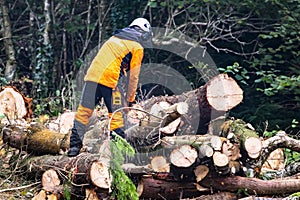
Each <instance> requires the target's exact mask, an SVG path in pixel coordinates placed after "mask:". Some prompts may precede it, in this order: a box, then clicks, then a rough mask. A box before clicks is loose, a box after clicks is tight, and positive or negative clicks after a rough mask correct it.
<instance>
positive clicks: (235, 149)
mask: <svg viewBox="0 0 300 200" xmlns="http://www.w3.org/2000/svg"><path fill="white" fill-rule="evenodd" d="M222 153H224V154H225V155H226V156H227V157H228V159H229V160H232V161H234V160H238V159H239V158H240V157H241V156H242V155H241V154H240V146H239V144H236V143H234V144H233V143H231V142H230V141H229V140H227V141H226V142H224V143H223V145H222Z"/></svg>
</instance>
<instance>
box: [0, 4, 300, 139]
mask: <svg viewBox="0 0 300 200" xmlns="http://www.w3.org/2000/svg"><path fill="white" fill-rule="evenodd" d="M0 4H1V7H0V27H1V31H0V65H1V68H0V77H1V78H0V86H4V85H15V86H17V87H18V89H19V90H21V92H23V93H24V94H25V95H26V96H28V97H31V98H33V106H34V107H33V108H34V109H33V111H34V115H35V116H39V115H41V114H48V115H50V116H57V115H58V114H59V113H61V112H63V110H64V109H70V110H75V109H76V101H78V99H79V96H78V94H77V93H76V92H75V91H76V89H75V88H76V86H77V84H78V82H76V81H78V80H77V76H78V74H79V73H82V71H81V70H82V68H83V66H85V65H87V64H88V63H87V58H89V56H90V55H91V54H90V52H91V51H92V50H95V49H98V48H99V47H100V46H101V43H103V42H104V41H105V40H106V39H107V38H109V37H110V36H111V35H112V33H113V32H114V31H115V30H117V29H120V28H123V27H126V26H128V24H130V22H131V21H132V20H133V19H135V18H136V17H145V18H147V19H148V20H149V21H150V23H151V24H152V26H153V27H161V28H164V29H165V30H176V31H177V32H179V33H182V34H184V35H185V36H188V37H190V38H191V39H192V40H193V41H194V43H195V44H197V45H199V46H201V47H203V48H204V49H205V51H207V52H208V53H209V55H210V56H211V57H212V59H213V60H214V62H215V64H216V66H217V68H218V70H219V72H220V73H227V74H229V75H230V76H231V77H233V78H234V79H235V80H236V81H237V82H238V83H239V85H240V86H241V87H242V89H243V90H244V100H243V103H242V104H240V105H239V106H238V107H236V108H234V109H233V110H232V111H231V113H230V114H229V115H230V116H232V117H236V118H241V119H243V120H244V121H246V122H249V123H251V124H253V125H254V126H255V128H256V130H258V131H260V132H261V133H263V132H266V131H267V132H268V131H270V132H271V131H272V130H279V129H281V130H285V131H287V132H288V133H289V134H292V135H296V136H298V135H299V121H300V112H299V107H300V101H299V97H300V87H299V86H300V66H299V63H300V50H299V49H300V48H299V44H300V1H299V0H261V1H253V0H227V1H222V0H168V1H163V0H131V1H128V0H113V1H111V0H59V1H58V0H43V1H41V0H39V1H37V0H0ZM154 37H155V36H154ZM170 42H172V40H171V39H170ZM89 59H92V57H91V58H89ZM143 62H147V63H162V64H166V65H167V66H171V67H172V68H173V69H175V70H177V71H178V72H180V73H181V74H182V75H184V77H185V78H186V80H188V81H189V83H190V85H191V86H192V87H193V88H197V87H199V86H201V85H203V84H204V83H205V81H204V79H203V77H202V76H201V74H199V73H197V69H196V68H197V67H200V68H201V67H202V68H203V67H205V66H203V65H201V63H199V65H198V66H192V64H191V63H189V62H187V61H186V60H185V59H183V58H180V57H179V56H177V55H174V54H172V53H170V52H167V51H164V50H162V49H152V50H150V49H146V51H145V57H144V61H143ZM161 76H165V78H166V79H167V78H168V75H167V74H162V75H161ZM149 92H151V94H149ZM166 93H168V94H169V95H172V92H171V91H169V90H168V88H164V87H163V86H159V87H155V85H141V86H140V89H139V95H138V96H139V98H140V99H138V100H141V99H143V98H144V97H145V96H152V95H165V94H166Z"/></svg>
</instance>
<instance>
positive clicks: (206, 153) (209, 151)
mask: <svg viewBox="0 0 300 200" xmlns="http://www.w3.org/2000/svg"><path fill="white" fill-rule="evenodd" d="M198 150H199V158H204V157H211V156H212V155H213V154H214V150H213V148H212V147H211V146H209V145H207V144H203V145H201V146H200V147H199V148H198Z"/></svg>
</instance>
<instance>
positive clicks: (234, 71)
mask: <svg viewBox="0 0 300 200" xmlns="http://www.w3.org/2000/svg"><path fill="white" fill-rule="evenodd" d="M218 69H219V71H221V72H223V73H225V74H228V75H230V76H231V77H234V78H235V80H237V81H238V82H240V83H242V84H245V85H248V83H247V82H246V80H249V79H250V76H249V75H248V71H247V69H246V68H244V67H242V66H240V65H239V63H237V62H235V63H233V65H230V66H227V67H226V69H224V68H218Z"/></svg>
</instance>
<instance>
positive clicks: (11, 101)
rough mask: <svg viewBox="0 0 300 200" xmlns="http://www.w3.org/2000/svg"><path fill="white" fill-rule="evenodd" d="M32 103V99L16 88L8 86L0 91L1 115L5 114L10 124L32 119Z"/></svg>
mask: <svg viewBox="0 0 300 200" xmlns="http://www.w3.org/2000/svg"><path fill="white" fill-rule="evenodd" d="M31 101H32V99H31V98H28V97H25V96H24V95H23V94H22V93H21V92H19V91H18V90H17V89H16V88H15V87H12V86H6V87H2V88H1V89H0V113H1V114H4V115H5V116H6V117H7V120H9V122H11V121H12V120H15V119H21V118H28V117H31V115H32V110H31ZM0 122H1V121H0Z"/></svg>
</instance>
